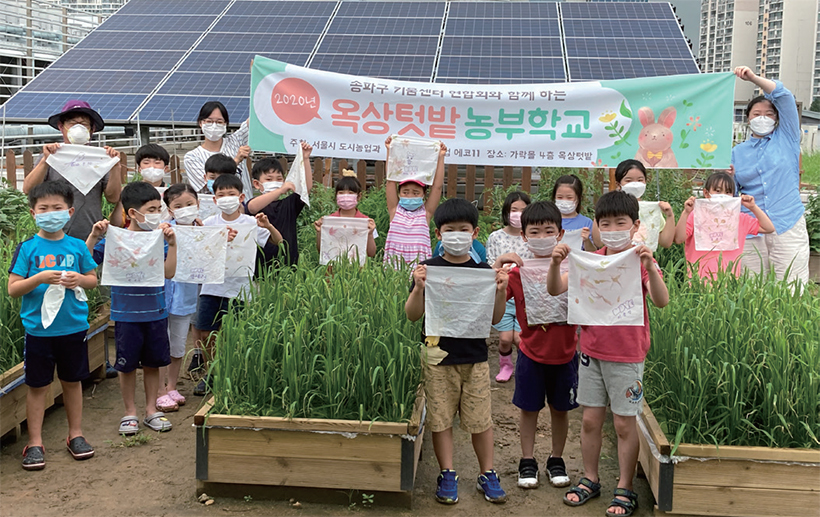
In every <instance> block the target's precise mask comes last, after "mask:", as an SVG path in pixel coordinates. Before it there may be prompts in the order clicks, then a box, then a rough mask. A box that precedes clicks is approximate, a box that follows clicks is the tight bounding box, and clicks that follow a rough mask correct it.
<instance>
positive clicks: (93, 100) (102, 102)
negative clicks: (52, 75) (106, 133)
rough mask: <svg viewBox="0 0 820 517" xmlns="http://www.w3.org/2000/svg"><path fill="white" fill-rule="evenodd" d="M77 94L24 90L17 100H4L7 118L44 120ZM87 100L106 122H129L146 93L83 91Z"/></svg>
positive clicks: (18, 94) (16, 96)
mask: <svg viewBox="0 0 820 517" xmlns="http://www.w3.org/2000/svg"><path fill="white" fill-rule="evenodd" d="M77 97H78V94H77V93H76V92H72V93H43V92H28V91H25V90H24V91H21V92H18V93H17V94H15V95H14V102H11V101H7V102H6V103H5V104H4V116H5V118H6V121H7V122H8V121H20V122H42V121H44V120H46V119H48V117H50V116H51V115H53V114H54V113H56V112H58V111H59V110H60V106H62V105H64V104H65V103H66V102H68V101H70V100H72V99H76V98H77ZM81 98H82V99H83V100H84V101H86V102H88V103H89V104H90V105H91V107H92V108H94V109H95V110H96V111H97V112H98V113H99V114H100V115H101V116H102V118H103V120H105V121H106V122H107V123H109V124H110V123H127V122H128V120H129V117H130V116H131V114H132V113H133V112H134V110H135V109H137V108H138V107H139V105H140V103H142V101H143V100H144V99H145V95H143V94H140V95H121V94H84V95H82V97H81Z"/></svg>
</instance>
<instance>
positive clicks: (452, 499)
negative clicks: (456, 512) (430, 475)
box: [436, 470, 458, 504]
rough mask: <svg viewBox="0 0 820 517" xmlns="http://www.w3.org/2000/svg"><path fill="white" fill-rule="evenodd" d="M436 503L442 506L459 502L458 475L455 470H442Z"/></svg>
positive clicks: (439, 476)
mask: <svg viewBox="0 0 820 517" xmlns="http://www.w3.org/2000/svg"><path fill="white" fill-rule="evenodd" d="M436 501H438V502H440V503H442V504H456V503H457V502H458V475H456V471H455V470H442V471H441V473H440V474H439V475H438V486H437V487H436Z"/></svg>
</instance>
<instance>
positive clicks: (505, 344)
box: [498, 330, 517, 355]
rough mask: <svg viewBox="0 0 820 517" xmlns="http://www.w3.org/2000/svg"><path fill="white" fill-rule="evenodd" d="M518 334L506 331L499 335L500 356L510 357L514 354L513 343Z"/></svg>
mask: <svg viewBox="0 0 820 517" xmlns="http://www.w3.org/2000/svg"><path fill="white" fill-rule="evenodd" d="M515 334H517V332H515V331H513V330H505V331H502V332H499V333H498V353H499V354H500V355H509V354H510V352H512V347H513V342H514V340H515Z"/></svg>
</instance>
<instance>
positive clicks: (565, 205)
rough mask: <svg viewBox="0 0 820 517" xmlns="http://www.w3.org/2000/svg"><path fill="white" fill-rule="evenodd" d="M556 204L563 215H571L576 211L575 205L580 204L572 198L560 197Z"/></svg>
mask: <svg viewBox="0 0 820 517" xmlns="http://www.w3.org/2000/svg"><path fill="white" fill-rule="evenodd" d="M555 206H557V207H558V210H559V211H560V212H561V213H562V214H563V215H569V214H571V213H573V212H574V211H575V207H576V206H578V204H577V203H576V202H575V201H572V200H571V199H558V200H556V201H555Z"/></svg>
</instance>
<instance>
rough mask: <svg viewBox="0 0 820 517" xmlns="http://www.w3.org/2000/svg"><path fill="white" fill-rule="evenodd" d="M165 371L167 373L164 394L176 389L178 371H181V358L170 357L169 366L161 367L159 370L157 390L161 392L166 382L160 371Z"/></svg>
mask: <svg viewBox="0 0 820 517" xmlns="http://www.w3.org/2000/svg"><path fill="white" fill-rule="evenodd" d="M163 369H164V370H166V371H167V372H168V373H167V374H166V375H167V383H168V386H167V387H166V392H168V391H172V390H175V389H177V383H178V382H179V371H180V370H181V369H182V358H181V357H172V358H171V364H169V365H168V366H163V367H162V368H161V369H160V374H159V388H160V391H162V385H163V383H164V382H166V376H165V375H163V374H162V370H163Z"/></svg>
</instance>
